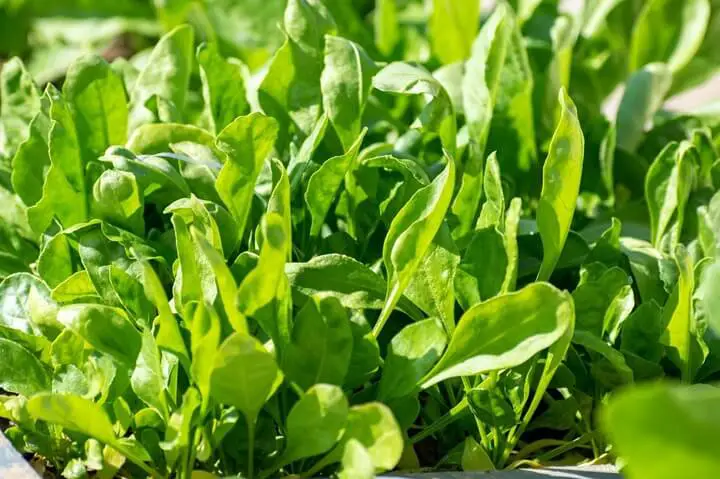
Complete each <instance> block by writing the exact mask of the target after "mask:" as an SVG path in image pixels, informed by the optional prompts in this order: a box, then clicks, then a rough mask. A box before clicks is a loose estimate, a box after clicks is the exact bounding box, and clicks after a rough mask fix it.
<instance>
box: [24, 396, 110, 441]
mask: <svg viewBox="0 0 720 479" xmlns="http://www.w3.org/2000/svg"><path fill="white" fill-rule="evenodd" d="M27 410H28V412H29V413H30V414H31V415H32V416H33V417H35V418H36V419H39V420H42V421H47V422H49V423H51V424H56V425H58V426H60V427H62V428H65V429H70V430H72V431H76V432H80V433H82V434H85V435H87V436H90V437H92V438H94V439H97V440H98V441H100V442H102V443H105V444H109V445H112V444H114V443H115V442H116V441H117V439H116V437H115V432H114V431H113V426H112V423H111V422H110V419H109V418H108V415H107V414H105V411H103V409H102V407H101V406H100V405H98V404H96V403H94V402H92V401H90V400H88V399H84V398H82V397H80V396H75V395H72V394H49V393H43V394H38V395H35V396H33V397H32V398H30V399H29V400H28V402H27Z"/></svg>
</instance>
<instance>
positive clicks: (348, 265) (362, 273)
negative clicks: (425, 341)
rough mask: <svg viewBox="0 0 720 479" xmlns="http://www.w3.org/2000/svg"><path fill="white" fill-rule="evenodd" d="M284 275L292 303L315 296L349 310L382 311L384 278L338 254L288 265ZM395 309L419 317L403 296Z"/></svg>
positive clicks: (415, 309)
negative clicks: (332, 299)
mask: <svg viewBox="0 0 720 479" xmlns="http://www.w3.org/2000/svg"><path fill="white" fill-rule="evenodd" d="M285 274H286V275H287V277H288V280H289V281H290V285H291V286H292V288H293V302H294V303H295V304H300V305H302V304H304V303H305V301H307V298H309V297H310V296H312V295H314V294H316V293H322V294H323V295H332V296H334V297H336V298H337V299H338V300H339V301H340V303H341V304H342V305H343V306H344V307H346V308H348V309H382V308H383V304H384V303H385V294H386V290H387V285H386V284H385V281H384V280H383V278H382V277H381V276H380V275H378V274H377V273H375V272H374V271H373V270H371V269H370V268H368V267H367V266H365V265H364V264H362V263H360V262H358V261H357V260H355V259H353V258H351V257H349V256H344V255H340V254H328V255H321V256H315V257H314V258H312V259H311V260H310V261H308V262H307V263H288V264H287V265H286V266H285ZM398 309H400V310H401V311H404V312H405V313H407V314H408V315H409V316H411V317H412V318H414V319H420V318H422V313H421V312H420V311H419V310H418V308H417V306H415V305H414V304H413V303H411V302H410V301H408V299H407V298H405V297H402V298H400V300H399V301H398Z"/></svg>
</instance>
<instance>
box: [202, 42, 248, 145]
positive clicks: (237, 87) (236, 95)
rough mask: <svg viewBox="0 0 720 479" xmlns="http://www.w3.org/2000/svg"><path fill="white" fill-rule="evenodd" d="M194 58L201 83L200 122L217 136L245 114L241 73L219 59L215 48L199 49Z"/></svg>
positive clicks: (236, 68) (229, 60)
mask: <svg viewBox="0 0 720 479" xmlns="http://www.w3.org/2000/svg"><path fill="white" fill-rule="evenodd" d="M196 56H197V61H198V64H199V65H200V77H201V79H202V82H203V89H202V93H203V101H204V102H205V106H204V109H203V122H204V124H207V125H208V129H209V130H210V131H211V132H213V133H219V132H220V131H222V129H223V128H225V127H226V126H227V125H229V124H230V123H232V121H233V120H234V119H235V118H237V117H238V116H241V115H245V114H246V113H247V112H248V109H249V105H248V101H247V99H246V97H245V80H244V79H243V75H242V69H241V66H240V64H239V63H237V62H235V61H233V60H232V59H225V58H223V57H222V55H220V53H219V52H218V48H217V45H215V44H209V45H201V46H200V47H198V49H197V54H196Z"/></svg>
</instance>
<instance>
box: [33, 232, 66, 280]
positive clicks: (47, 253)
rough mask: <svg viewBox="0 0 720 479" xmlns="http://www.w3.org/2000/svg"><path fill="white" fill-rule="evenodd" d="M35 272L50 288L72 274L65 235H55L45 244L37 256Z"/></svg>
mask: <svg viewBox="0 0 720 479" xmlns="http://www.w3.org/2000/svg"><path fill="white" fill-rule="evenodd" d="M37 272H38V275H39V276H40V277H41V278H42V279H43V280H44V281H45V282H46V283H47V285H48V286H50V287H51V288H54V287H55V286H57V285H58V284H60V283H62V282H63V281H64V280H66V279H67V278H69V277H70V276H71V275H72V274H73V259H72V257H71V253H70V242H69V241H68V238H67V236H66V235H64V234H62V233H59V234H56V235H55V236H53V237H52V238H51V239H50V240H49V241H48V242H47V243H46V244H45V246H44V247H43V249H42V250H41V251H40V256H38V260H37Z"/></svg>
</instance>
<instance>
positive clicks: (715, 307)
mask: <svg viewBox="0 0 720 479" xmlns="http://www.w3.org/2000/svg"><path fill="white" fill-rule="evenodd" d="M702 283H703V284H707V286H705V288H704V290H703V291H702V302H703V309H704V310H705V314H706V316H707V318H708V323H709V324H710V327H711V328H712V329H713V330H714V331H715V333H716V334H718V333H720V297H719V296H718V295H717V294H715V293H714V291H717V288H718V287H720V263H713V264H712V265H711V266H709V267H708V268H707V269H706V270H705V272H704V277H703V280H702Z"/></svg>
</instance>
